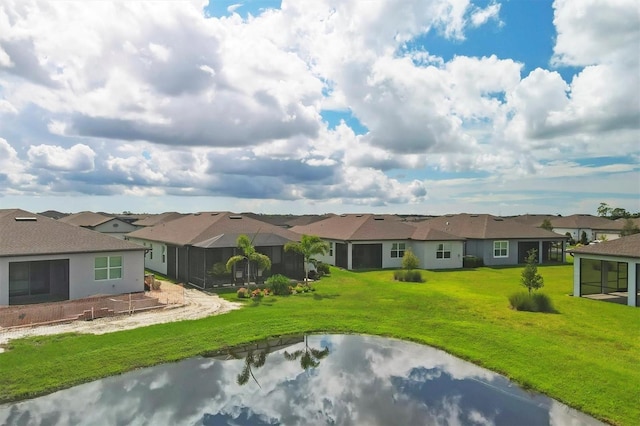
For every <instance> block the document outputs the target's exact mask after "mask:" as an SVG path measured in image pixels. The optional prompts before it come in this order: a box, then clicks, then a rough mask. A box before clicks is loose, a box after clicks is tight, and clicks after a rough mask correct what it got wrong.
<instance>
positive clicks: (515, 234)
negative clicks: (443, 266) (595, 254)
mask: <svg viewBox="0 0 640 426" xmlns="http://www.w3.org/2000/svg"><path fill="white" fill-rule="evenodd" d="M424 223H425V224H426V226H429V227H431V228H433V229H436V230H439V231H442V232H447V233H449V234H453V235H456V236H459V237H462V238H464V255H465V256H474V257H477V258H480V259H482V261H483V262H484V264H485V265H487V266H500V265H518V264H521V263H524V262H525V257H526V256H527V252H528V251H529V250H531V249H535V250H536V251H537V255H538V263H553V262H564V256H565V242H566V240H567V237H566V236H564V235H559V234H557V233H555V232H551V231H547V230H545V229H542V228H537V227H535V226H530V225H525V224H521V223H518V222H517V221H514V220H508V219H505V218H502V217H498V216H493V215H489V214H467V213H462V214H455V215H445V216H439V217H435V218H432V219H429V220H427V221H425V222H424Z"/></svg>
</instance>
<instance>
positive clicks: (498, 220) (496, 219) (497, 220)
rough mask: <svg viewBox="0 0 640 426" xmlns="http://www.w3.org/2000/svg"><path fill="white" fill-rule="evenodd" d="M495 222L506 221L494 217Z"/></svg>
mask: <svg viewBox="0 0 640 426" xmlns="http://www.w3.org/2000/svg"><path fill="white" fill-rule="evenodd" d="M493 220H495V221H496V222H502V221H503V220H504V219H502V218H501V217H494V218H493Z"/></svg>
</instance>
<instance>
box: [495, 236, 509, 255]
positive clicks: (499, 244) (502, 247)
mask: <svg viewBox="0 0 640 426" xmlns="http://www.w3.org/2000/svg"><path fill="white" fill-rule="evenodd" d="M502 252H504V254H502ZM493 257H496V258H498V257H509V241H505V240H500V241H494V242H493Z"/></svg>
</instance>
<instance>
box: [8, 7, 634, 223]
mask: <svg viewBox="0 0 640 426" xmlns="http://www.w3.org/2000/svg"><path fill="white" fill-rule="evenodd" d="M29 3H30V5H29V6H30V7H22V6H21V5H20V4H2V5H0V208H10V207H20V208H24V209H27V210H32V211H43V210H46V209H56V210H61V211H80V210H98V211H115V212H118V211H124V210H129V211H139V212H162V211H172V210H178V211H184V212H189V211H198V210H231V211H254V212H262V213H326V212H336V213H342V212H380V213H405V214H406V213H416V214H445V213H456V212H475V213H493V214H505V215H508V214H519V213H553V214H572V213H578V212H579V213H592V214H595V212H596V208H597V206H598V205H599V203H600V202H606V203H608V204H609V205H611V206H615V207H622V208H625V209H627V210H629V211H634V212H635V211H640V166H639V164H640V161H639V160H640V144H639V143H638V141H639V140H640V103H639V102H638V101H637V95H638V93H640V65H639V62H640V59H639V57H638V54H637V52H638V50H639V49H640V10H639V9H640V7H639V6H638V5H637V3H636V2H635V1H633V0H617V1H616V2H610V1H607V0H556V1H542V0H504V1H498V0H495V1H494V0H482V1H470V0H469V1H467V0H462V1H452V0H434V1H431V2H424V1H421V0H403V1H394V0H371V1H367V2H363V1H358V0H344V1H338V0H317V1H314V2H294V1H282V2H281V1H265V0H263V1H244V2H227V1H213V0H212V1H210V2H209V3H206V2H202V1H200V0H192V1H175V2H160V3H152V2H145V1H140V2H132V3H122V2H108V1H107V2H100V3H91V4H88V3H86V2H81V1H77V2H75V1H70V2H54V3H50V2H44V1H39V0H30V1H29ZM69 16H73V17H74V19H68V17H69ZM8 17H10V18H8Z"/></svg>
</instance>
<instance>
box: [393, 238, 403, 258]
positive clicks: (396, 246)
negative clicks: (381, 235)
mask: <svg viewBox="0 0 640 426" xmlns="http://www.w3.org/2000/svg"><path fill="white" fill-rule="evenodd" d="M405 251H407V245H406V243H400V242H398V243H392V244H391V258H392V259H397V258H402V257H404V252H405Z"/></svg>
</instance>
